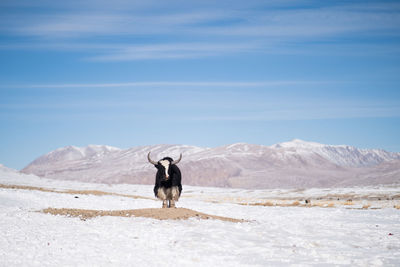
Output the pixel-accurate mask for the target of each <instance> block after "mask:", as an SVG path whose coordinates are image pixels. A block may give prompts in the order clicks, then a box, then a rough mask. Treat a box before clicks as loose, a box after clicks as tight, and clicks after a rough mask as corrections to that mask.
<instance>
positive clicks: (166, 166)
mask: <svg viewBox="0 0 400 267" xmlns="http://www.w3.org/2000/svg"><path fill="white" fill-rule="evenodd" d="M181 159H182V154H180V156H179V159H178V160H173V159H172V158H170V157H165V158H163V159H162V160H159V161H158V162H155V161H154V160H152V159H151V158H150V152H149V154H147V160H148V161H149V162H150V163H151V164H153V165H154V166H155V167H156V168H157V169H158V172H157V175H159V174H161V175H162V177H163V178H164V179H163V180H168V179H169V176H170V175H169V174H170V172H171V166H172V165H176V164H178V163H179V162H180V161H181Z"/></svg>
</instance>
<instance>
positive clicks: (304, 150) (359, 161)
mask: <svg viewBox="0 0 400 267" xmlns="http://www.w3.org/2000/svg"><path fill="white" fill-rule="evenodd" d="M271 147H272V148H275V149H284V150H285V151H286V152H290V151H292V152H295V153H298V154H304V155H307V154H310V153H316V154H319V155H321V156H322V157H324V158H325V159H327V160H329V161H331V162H334V163H335V164H337V165H339V166H351V167H361V166H372V165H376V164H379V163H381V162H384V161H389V160H393V159H400V153H393V152H387V151H384V150H381V149H358V148H356V147H352V146H346V145H340V146H332V145H323V144H319V143H314V142H306V141H303V140H299V139H294V140H292V141H290V142H285V143H280V144H276V145H273V146H271Z"/></svg>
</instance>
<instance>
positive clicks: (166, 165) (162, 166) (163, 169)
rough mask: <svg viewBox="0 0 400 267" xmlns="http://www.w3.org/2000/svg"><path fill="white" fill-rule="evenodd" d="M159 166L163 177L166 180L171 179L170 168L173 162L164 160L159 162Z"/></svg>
mask: <svg viewBox="0 0 400 267" xmlns="http://www.w3.org/2000/svg"><path fill="white" fill-rule="evenodd" d="M158 165H159V168H158V169H159V171H161V172H162V175H163V176H164V177H165V180H168V179H169V174H168V171H169V167H170V166H171V161H169V160H168V159H162V160H160V161H159V162H158Z"/></svg>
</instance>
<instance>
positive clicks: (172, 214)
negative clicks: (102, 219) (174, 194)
mask: <svg viewBox="0 0 400 267" xmlns="http://www.w3.org/2000/svg"><path fill="white" fill-rule="evenodd" d="M40 212H43V213H48V214H52V215H63V216H68V217H78V218H80V219H81V220H86V219H90V218H94V217H98V216H119V217H132V216H135V217H145V218H153V219H157V220H187V219H189V218H199V219H206V220H207V219H215V220H221V221H228V222H245V220H239V219H234V218H228V217H222V216H216V215H209V214H205V213H202V212H198V211H195V210H191V209H185V208H171V209H156V208H153V209H136V210H81V209H55V208H47V209H44V210H41V211H40Z"/></svg>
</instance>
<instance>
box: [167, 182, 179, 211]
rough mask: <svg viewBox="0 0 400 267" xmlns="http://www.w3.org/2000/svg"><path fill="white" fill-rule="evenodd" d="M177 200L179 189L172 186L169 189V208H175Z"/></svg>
mask: <svg viewBox="0 0 400 267" xmlns="http://www.w3.org/2000/svg"><path fill="white" fill-rule="evenodd" d="M178 199H179V188H178V187H177V186H173V187H172V188H171V200H170V201H169V207H170V208H175V201H178Z"/></svg>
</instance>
